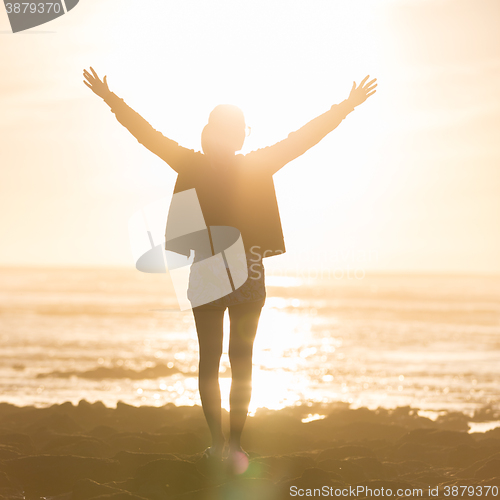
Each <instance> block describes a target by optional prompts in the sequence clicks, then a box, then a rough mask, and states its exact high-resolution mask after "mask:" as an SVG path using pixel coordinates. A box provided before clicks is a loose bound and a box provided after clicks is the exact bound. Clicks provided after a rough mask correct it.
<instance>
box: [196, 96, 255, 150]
mask: <svg viewBox="0 0 500 500" xmlns="http://www.w3.org/2000/svg"><path fill="white" fill-rule="evenodd" d="M245 128H246V127H245V117H244V116H243V111H241V109H240V108H238V107H237V106H233V105H232V104H219V105H218V106H216V107H215V108H214V109H213V110H212V112H211V113H210V116H209V118H208V124H207V125H206V126H205V128H204V129H203V132H202V133H201V147H202V149H203V152H204V153H205V154H208V153H235V152H236V151H239V150H240V149H241V148H242V147H243V143H244V142H245Z"/></svg>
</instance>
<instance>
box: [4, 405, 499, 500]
mask: <svg viewBox="0 0 500 500" xmlns="http://www.w3.org/2000/svg"><path fill="white" fill-rule="evenodd" d="M311 413H312V414H316V415H318V418H317V419H315V420H312V421H308V422H305V423H304V422H303V420H307V415H310V414H311ZM319 416H321V417H324V418H319ZM498 418H499V415H498V414H493V413H492V412H490V413H489V414H488V413H484V412H483V413H482V414H479V413H478V414H477V415H476V416H475V417H474V419H475V420H477V421H478V422H479V421H485V420H494V419H498ZM224 420H225V424H227V413H226V412H224ZM469 420H470V417H468V416H465V415H463V414H461V413H457V412H446V413H444V412H443V413H442V414H441V415H440V416H439V417H438V418H437V419H435V420H431V419H429V418H426V417H422V416H419V415H418V411H417V410H416V409H413V408H410V407H400V408H397V409H393V410H387V409H378V410H368V409H366V408H358V409H349V407H348V405H346V404H318V405H312V406H304V407H302V406H296V407H290V408H284V409H282V410H276V411H272V410H267V409H260V410H258V411H257V412H256V414H255V416H253V417H248V421H247V427H246V430H245V433H244V438H243V442H242V445H243V448H244V449H245V450H247V451H248V453H249V455H250V460H249V463H248V466H247V467H246V464H243V465H242V466H241V470H235V469H234V467H232V468H231V467H229V465H228V464H227V463H225V462H224V461H223V462H217V461H211V460H206V459H203V458H202V452H203V450H204V449H205V448H206V447H207V446H209V444H210V442H209V435H208V430H207V428H206V423H205V421H204V417H203V413H202V410H201V407H199V406H188V407H183V406H180V407H177V406H175V405H173V404H167V405H165V406H163V407H148V406H143V407H134V406H131V405H127V404H125V403H122V402H119V403H118V404H117V406H116V408H107V407H106V406H105V405H103V404H102V403H101V402H95V403H93V404H91V403H88V402H87V401H85V400H81V401H80V402H79V403H78V405H73V404H71V403H69V402H66V403H63V404H59V405H53V406H50V407H48V408H35V407H32V406H26V407H17V406H14V405H10V404H7V403H2V404H0V452H1V462H0V498H2V499H3V498H5V499H21V498H26V499H29V500H34V499H36V500H38V499H42V498H45V499H56V498H57V499H60V500H63V499H67V500H70V499H74V500H86V499H115V500H118V499H137V500H139V499H141V500H142V499H150V500H160V499H169V498H172V499H174V498H178V499H193V500H195V499H196V500H198V499H200V500H202V499H233V498H234V499H262V500H271V499H284V498H294V497H301V496H306V497H307V496H313V495H314V496H320V494H321V496H322V497H328V496H330V497H333V496H349V497H354V498H371V497H373V496H383V497H384V496H390V497H393V498H402V497H418V496H422V497H429V498H430V497H433V498H450V497H452V496H461V497H469V498H470V497H474V498H475V497H480V496H482V497H487V498H495V497H496V496H498V488H500V428H496V429H493V430H489V431H486V432H476V433H469V432H468V423H467V422H468V421H469ZM245 468H246V470H244V469H245ZM454 487H457V488H455V490H453V488H454ZM465 487H467V488H465ZM436 488H437V489H436ZM315 490H316V493H314V491H315ZM453 491H457V492H458V493H457V494H455V495H453V494H452V492H453ZM389 492H390V494H389ZM436 493H437V495H436ZM480 493H481V494H480ZM487 493H488V495H487Z"/></svg>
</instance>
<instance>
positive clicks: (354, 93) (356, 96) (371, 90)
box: [347, 75, 377, 107]
mask: <svg viewBox="0 0 500 500" xmlns="http://www.w3.org/2000/svg"><path fill="white" fill-rule="evenodd" d="M368 78H370V75H367V76H365V78H364V79H363V81H362V82H361V83H360V84H359V85H358V86H357V87H356V82H352V89H351V93H350V94H349V98H348V99H347V100H348V101H349V102H350V103H351V104H352V105H353V106H354V107H356V106H359V105H360V104H363V103H364V102H365V101H366V100H367V99H368V97H370V96H371V95H373V94H375V92H376V90H375V87H376V86H377V84H376V83H375V82H376V81H377V79H376V78H374V79H373V80H371V81H370V82H368V83H366V81H367V80H368Z"/></svg>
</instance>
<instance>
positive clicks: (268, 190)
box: [83, 68, 377, 469]
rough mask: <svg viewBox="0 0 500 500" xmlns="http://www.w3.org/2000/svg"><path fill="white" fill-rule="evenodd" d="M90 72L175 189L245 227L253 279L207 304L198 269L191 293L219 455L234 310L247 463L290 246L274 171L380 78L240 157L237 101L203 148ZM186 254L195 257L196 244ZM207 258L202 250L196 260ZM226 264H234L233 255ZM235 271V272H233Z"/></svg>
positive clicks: (240, 456) (214, 121) (239, 421)
mask: <svg viewBox="0 0 500 500" xmlns="http://www.w3.org/2000/svg"><path fill="white" fill-rule="evenodd" d="M90 71H91V73H89V72H88V71H86V70H84V73H83V74H84V77H85V80H84V83H85V84H86V85H87V86H88V87H89V88H90V89H91V90H92V91H93V92H94V93H95V94H97V95H98V96H99V97H101V98H102V99H104V101H105V102H106V103H107V104H108V105H109V106H110V108H111V111H112V112H113V113H115V115H116V118H117V119H118V121H119V122H120V123H122V125H124V126H125V127H126V128H127V129H128V130H129V131H130V132H131V133H132V134H133V135H134V136H135V137H136V139H137V140H138V141H139V142H140V143H141V144H143V145H144V146H145V147H147V148H148V149H149V150H150V151H152V152H153V153H155V154H156V155H158V156H159V157H160V158H162V159H163V160H164V161H165V162H166V163H168V164H169V165H170V167H172V168H173V169H174V170H175V171H176V172H177V173H178V174H179V176H178V178H177V182H176V185H175V188H174V193H180V192H182V191H186V190H188V189H192V188H194V189H195V190H196V194H197V196H198V200H199V203H200V206H201V208H202V212H203V216H204V219H205V222H206V225H207V226H208V227H209V228H210V227H212V226H230V227H233V228H237V229H238V230H239V231H240V233H241V236H242V239H243V244H244V249H245V256H246V261H247V262H246V265H247V269H248V279H247V280H246V281H245V282H244V284H243V285H242V286H241V287H238V288H236V289H235V287H234V285H233V286H232V290H233V291H232V292H231V293H228V294H227V295H225V296H224V297H222V298H219V299H216V300H213V301H211V302H209V303H206V304H204V303H203V301H201V302H200V301H196V300H195V299H194V298H195V297H196V295H197V292H199V291H200V290H201V289H202V288H203V287H202V286H201V287H200V286H199V280H198V277H197V276H196V275H191V276H190V284H189V291H188V297H189V298H190V300H191V302H192V304H193V315H194V319H195V324H196V330H197V335H198V341H199V347H200V361H199V390H200V397H201V401H202V406H203V411H204V414H205V417H206V420H207V423H208V426H209V429H210V433H211V436H212V446H211V447H210V448H208V449H207V450H206V451H205V456H206V457H207V458H214V459H220V458H221V457H222V455H223V451H224V450H225V444H226V441H225V437H224V434H223V432H222V426H221V396H220V388H219V378H218V377H219V362H220V357H221V354H222V338H223V317H224V312H225V310H226V308H228V310H229V318H230V339H229V359H230V363H231V373H232V384H231V393H230V435H229V442H228V446H227V452H228V458H229V459H230V460H231V461H233V462H235V463H237V462H238V461H239V462H241V461H243V462H245V461H246V460H247V457H248V455H247V454H246V453H245V452H244V451H243V450H242V448H241V443H240V440H241V434H242V431H243V426H244V424H245V420H246V417H247V413H248V405H249V403H250V396H251V390H252V389H251V377H252V349H253V343H254V339H255V335H256V332H257V325H258V322H259V317H260V313H261V309H262V307H263V305H264V302H265V298H266V292H265V283H264V267H263V264H262V259H263V258H265V257H270V256H272V255H279V254H281V253H284V252H285V245H284V240H283V233H282V229H281V222H280V217H279V212H278V205H277V201H276V195H275V191H274V184H273V180H272V176H273V174H275V173H276V172H277V171H278V170H279V169H280V168H281V167H283V166H284V165H285V164H287V163H288V162H289V161H291V160H293V159H294V158H297V157H298V156H300V155H301V154H303V153H304V152H305V151H307V150H308V149H309V148H311V147H312V146H314V145H315V144H317V143H318V142H319V141H320V140H321V139H322V138H323V137H325V136H326V135H327V134H328V133H329V132H331V131H332V130H333V129H334V128H336V127H337V125H339V124H340V122H341V121H342V120H343V119H344V118H345V117H346V116H347V115H348V114H349V113H350V112H352V111H353V110H354V108H355V107H356V106H358V105H360V104H362V103H363V102H364V101H366V99H367V98H368V97H369V96H371V95H373V94H374V93H375V92H376V90H375V87H376V86H377V85H376V83H375V82H376V80H371V81H370V82H368V78H369V77H368V76H367V77H366V78H364V80H363V81H362V82H361V83H360V85H359V86H356V83H355V82H354V83H353V86H352V89H351V92H350V94H349V97H348V98H347V99H346V100H344V101H343V102H341V103H340V104H338V105H333V106H332V107H331V109H330V110H329V111H327V112H326V113H323V114H322V115H320V116H318V117H317V118H314V119H313V120H311V121H310V122H309V123H307V124H306V125H304V126H303V127H302V128H300V129H299V130H297V131H296V132H293V133H291V134H290V135H289V136H288V137H287V138H286V139H284V140H283V141H281V142H278V143H277V144H275V145H274V146H270V147H267V148H263V149H259V150H256V151H252V152H251V153H249V154H247V155H241V154H239V155H236V152H237V151H240V150H241V148H242V147H243V142H244V140H245V136H246V133H245V129H246V126H245V119H244V116H243V113H242V112H241V110H240V109H238V108H237V107H235V106H230V105H220V106H217V107H216V108H215V109H214V110H213V111H212V112H211V113H210V117H209V121H208V124H207V126H206V127H205V128H204V130H203V132H202V149H203V153H201V152H195V151H193V150H189V149H186V148H183V147H181V146H179V145H178V144H177V143H176V142H174V141H172V140H171V139H168V138H166V137H164V136H163V135H162V134H161V133H160V132H158V131H156V130H155V129H153V127H151V125H149V123H148V122H147V121H146V120H144V119H143V118H142V117H141V116H140V115H139V114H137V113H136V112H135V111H134V110H132V109H131V108H130V107H129V106H127V104H125V103H124V102H123V100H122V99H120V98H119V97H117V96H116V95H115V94H114V93H112V92H111V91H110V90H109V88H108V84H107V80H106V77H104V80H103V81H101V80H100V78H99V77H98V75H97V73H96V72H95V71H94V70H93V69H92V68H90ZM167 247H168V242H167ZM191 248H193V247H191ZM212 254H213V245H212ZM186 255H189V248H188V249H187V252H186ZM205 257H206V255H200V252H196V251H195V262H199V261H200V260H202V259H203V258H205ZM225 262H226V267H228V266H227V261H226V259H225ZM193 267H194V266H193ZM228 275H229V277H230V276H231V275H230V273H229V272H228ZM231 284H232V282H231ZM201 291H202V290H201ZM241 468H242V469H244V468H245V467H241Z"/></svg>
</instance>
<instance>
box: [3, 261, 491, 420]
mask: <svg viewBox="0 0 500 500" xmlns="http://www.w3.org/2000/svg"><path fill="white" fill-rule="evenodd" d="M266 281H267V285H268V287H267V300H266V304H265V306H264V309H263V311H262V315H261V320H260V325H259V330H258V333H257V338H256V341H255V347H254V372H253V396H252V401H251V404H250V412H251V414H252V413H254V412H255V411H256V409H257V408H259V407H266V408H269V409H280V408H283V407H286V406H293V405H308V404H309V405H311V403H339V404H343V405H350V406H351V407H352V408H357V407H368V408H370V409H375V408H378V407H383V408H396V407H398V406H411V407H412V408H416V409H419V410H420V412H421V414H422V415H428V416H434V418H436V416H438V415H439V413H440V412H442V411H448V412H450V411H459V412H463V413H466V414H468V415H470V417H471V418H473V417H474V416H475V417H476V420H480V419H481V416H482V420H488V415H497V416H498V414H499V411H500V391H499V389H500V277H499V276H452V275H389V274H370V273H366V275H365V277H364V278H363V279H348V278H346V277H344V278H343V279H335V278H334V277H330V278H329V279H328V278H323V279H309V278H308V279H304V278H300V277H295V278H284V277H282V276H281V277H280V276H278V275H276V276H273V275H268V276H267V278H266ZM0 298H1V301H0V348H1V352H2V356H1V359H0V390H1V399H0V401H3V402H8V403H12V404H16V405H19V406H27V405H34V406H36V407H45V406H50V405H52V404H54V403H62V402H65V401H71V402H72V403H73V404H78V402H79V401H80V400H81V399H85V400H87V401H89V402H94V401H98V400H99V401H102V402H103V403H104V404H105V405H106V406H108V407H116V403H117V402H118V401H123V402H125V403H128V404H131V405H135V406H141V405H147V406H163V405H165V404H167V403H175V404H176V405H195V404H200V399H199V394H198V390H197V362H198V346H197V337H196V330H195V327H194V321H193V317H192V313H191V311H183V312H181V311H180V310H179V308H178V307H177V303H176V299H175V296H174V294H173V292H172V287H171V284H170V282H169V280H168V278H167V276H166V275H159V274H144V273H139V272H137V271H136V270H134V269H118V268H117V269H110V268H103V269H98V268H92V269H85V268H78V269H64V268H2V269H0ZM227 327H228V317H227V313H226V318H225V328H226V329H227ZM227 347H228V338H227V335H226V336H225V340H224V354H223V357H222V361H221V374H220V375H221V378H220V381H221V391H222V398H223V406H224V407H225V408H228V394H229V387H230V368H229V360H228V356H227ZM320 417H321V415H315V414H311V416H310V418H311V419H314V418H320Z"/></svg>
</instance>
